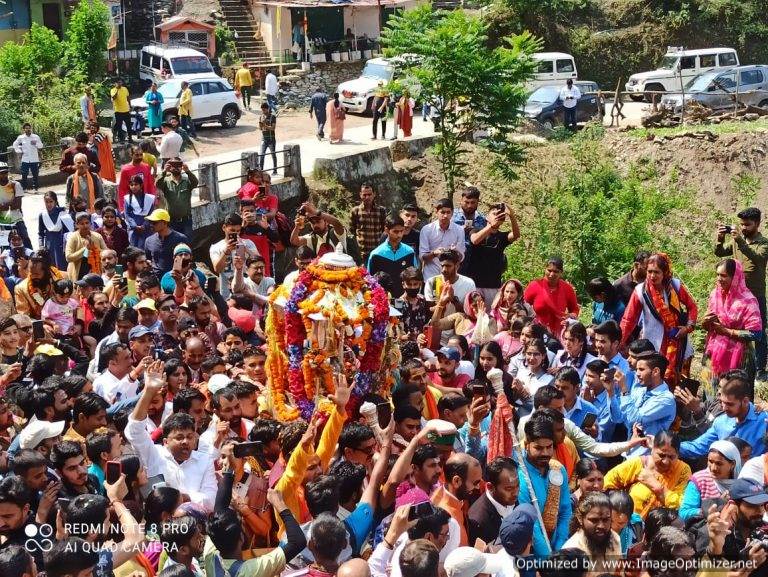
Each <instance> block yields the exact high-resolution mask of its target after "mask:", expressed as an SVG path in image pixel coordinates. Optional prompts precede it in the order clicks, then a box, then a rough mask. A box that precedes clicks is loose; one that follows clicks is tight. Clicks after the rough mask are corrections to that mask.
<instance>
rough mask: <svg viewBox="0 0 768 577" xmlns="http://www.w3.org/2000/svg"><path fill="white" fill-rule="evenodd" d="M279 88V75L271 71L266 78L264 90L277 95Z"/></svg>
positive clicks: (271, 94)
mask: <svg viewBox="0 0 768 577" xmlns="http://www.w3.org/2000/svg"><path fill="white" fill-rule="evenodd" d="M279 89H280V85H279V84H278V83H277V76H275V75H274V74H272V73H271V72H270V73H269V74H267V77H266V78H265V79H264V90H265V91H266V93H267V94H269V95H270V96H277V91H278V90H279Z"/></svg>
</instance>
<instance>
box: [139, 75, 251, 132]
mask: <svg viewBox="0 0 768 577" xmlns="http://www.w3.org/2000/svg"><path fill="white" fill-rule="evenodd" d="M181 82H182V81H181V80H177V79H174V80H169V81H167V82H163V83H162V84H160V86H159V87H158V89H157V91H158V92H159V93H160V94H162V95H163V120H167V119H168V118H170V117H172V116H178V113H179V97H180V96H181ZM187 82H189V88H190V90H192V120H193V121H194V123H195V125H196V126H199V125H201V124H203V123H206V122H219V123H221V125H222V126H223V127H224V128H234V127H235V126H236V125H237V121H238V120H240V116H241V115H242V112H241V110H240V102H239V101H238V99H237V97H236V96H235V91H234V90H233V89H232V87H231V86H230V85H229V82H227V81H226V80H225V79H223V78H220V77H218V76H208V77H206V78H196V79H193V80H188V81H187ZM131 108H132V109H133V108H138V109H139V110H140V111H141V112H142V114H143V115H144V116H145V117H146V113H147V102H146V101H145V100H144V96H143V95H142V96H140V97H139V98H134V99H133V100H131Z"/></svg>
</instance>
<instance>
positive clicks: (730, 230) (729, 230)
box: [723, 224, 733, 234]
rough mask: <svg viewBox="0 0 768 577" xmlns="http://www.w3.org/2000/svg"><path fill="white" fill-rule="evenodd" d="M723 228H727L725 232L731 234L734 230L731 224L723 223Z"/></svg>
mask: <svg viewBox="0 0 768 577" xmlns="http://www.w3.org/2000/svg"><path fill="white" fill-rule="evenodd" d="M723 228H724V229H725V234H731V233H732V232H733V227H732V226H731V225H730V224H725V225H723Z"/></svg>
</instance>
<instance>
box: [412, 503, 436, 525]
mask: <svg viewBox="0 0 768 577" xmlns="http://www.w3.org/2000/svg"><path fill="white" fill-rule="evenodd" d="M434 513H435V509H434V507H432V503H430V502H429V501H424V502H423V503H418V504H417V505H411V510H410V511H408V520H409V521H415V520H416V519H421V518H422V517H429V516H430V515H433V514H434Z"/></svg>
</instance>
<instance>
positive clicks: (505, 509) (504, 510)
mask: <svg viewBox="0 0 768 577" xmlns="http://www.w3.org/2000/svg"><path fill="white" fill-rule="evenodd" d="M485 495H486V497H488V500H489V501H490V502H491V505H493V508H494V509H496V512H497V513H498V514H499V515H500V516H501V518H502V519H503V518H504V517H506V516H507V515H509V514H510V513H511V512H512V511H514V509H515V506H514V505H502V504H501V503H499V502H498V501H497V500H496V499H494V498H493V495H491V492H490V491H486V492H485Z"/></svg>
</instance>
